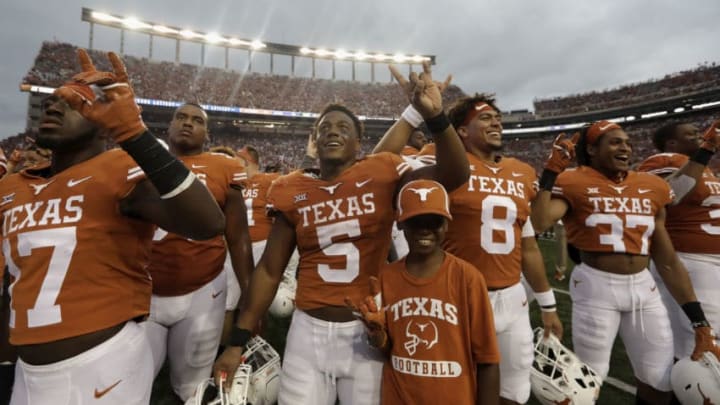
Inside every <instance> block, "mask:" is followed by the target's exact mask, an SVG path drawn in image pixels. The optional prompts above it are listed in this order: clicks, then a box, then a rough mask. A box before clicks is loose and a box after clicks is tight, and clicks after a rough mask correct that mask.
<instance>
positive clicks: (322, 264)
mask: <svg viewBox="0 0 720 405" xmlns="http://www.w3.org/2000/svg"><path fill="white" fill-rule="evenodd" d="M424 70H425V73H424V75H423V76H422V77H418V76H417V75H416V74H413V75H411V80H410V83H409V84H408V85H407V86H405V87H404V90H405V91H406V94H408V97H411V98H412V101H413V103H414V104H415V106H416V108H417V109H418V111H420V112H421V114H422V116H423V117H425V121H426V123H427V124H428V128H429V129H430V131H431V132H432V133H433V134H434V137H435V139H436V142H437V144H438V159H437V161H438V164H437V165H436V166H431V167H427V168H424V169H419V170H416V171H414V172H411V173H408V172H410V167H409V166H408V165H407V164H406V163H405V162H404V161H403V160H402V159H401V158H400V157H399V156H397V155H393V154H389V153H380V154H375V155H369V156H367V157H366V158H364V159H360V160H357V159H356V156H357V153H358V152H359V151H360V139H361V136H362V133H363V129H362V124H361V122H360V120H359V119H358V117H357V116H356V115H355V114H354V113H353V112H351V111H350V110H348V109H347V108H346V107H344V106H341V105H330V106H328V107H326V108H325V109H324V110H323V111H322V113H321V114H320V116H319V117H318V119H317V122H316V130H317V137H316V139H317V148H318V157H319V175H316V174H314V172H313V171H295V172H293V173H290V174H288V175H286V176H283V177H280V178H278V179H277V180H275V181H274V182H273V184H272V186H271V187H270V191H269V195H268V201H269V203H270V208H271V209H272V211H273V212H274V213H275V221H274V223H273V226H272V229H271V231H270V236H269V238H268V242H267V246H266V248H265V251H264V252H263V255H262V257H261V259H260V262H259V263H258V265H257V267H256V269H255V271H254V272H253V275H252V279H251V282H250V288H249V290H248V292H249V298H248V300H249V301H248V302H249V305H248V308H247V310H246V311H244V312H242V313H241V314H240V316H239V318H238V322H237V328H236V329H234V330H233V334H232V336H231V347H229V348H228V349H226V350H225V352H224V353H223V354H222V355H221V356H220V358H219V359H218V361H217V362H216V364H215V377H216V379H218V380H219V377H220V375H221V373H226V374H227V378H228V380H232V373H233V372H234V370H235V368H236V367H237V365H238V364H239V363H240V362H241V360H242V346H244V345H245V343H246V342H247V340H248V339H249V338H250V335H251V330H252V329H253V328H254V327H255V325H256V324H257V322H258V321H259V320H260V318H261V317H262V316H263V314H264V313H265V311H267V308H268V306H269V305H270V302H271V301H272V299H273V296H274V295H275V290H276V289H277V286H278V284H279V283H280V281H281V279H282V276H283V271H284V269H285V266H286V264H287V263H288V260H289V258H290V255H291V254H292V251H293V250H294V249H295V247H296V246H297V248H298V252H299V253H300V263H299V266H298V288H297V296H296V307H297V309H296V310H295V312H294V313H293V319H292V323H291V326H290V330H289V332H288V336H287V346H286V348H285V356H284V358H283V376H282V379H281V383H280V384H281V387H280V403H281V404H312V405H315V404H334V403H335V402H336V399H339V400H340V402H341V403H342V404H377V403H378V401H379V399H380V377H381V368H382V360H381V355H380V353H378V352H377V351H376V350H375V349H373V348H372V347H370V346H369V345H368V344H367V343H366V342H365V339H364V337H363V335H364V330H363V325H362V322H360V321H358V320H357V319H355V317H354V316H353V314H352V311H350V310H349V309H348V308H347V307H346V306H345V304H344V298H345V297H346V296H349V297H350V298H352V299H355V300H357V301H359V300H360V299H361V298H363V297H365V296H366V295H367V285H368V278H369V277H370V276H374V275H377V271H378V269H379V267H380V266H381V265H382V263H383V262H384V261H385V259H386V257H387V252H388V246H389V243H390V228H391V226H392V222H393V219H394V210H393V208H392V207H393V196H394V194H395V192H396V190H397V188H398V186H399V184H400V183H401V181H404V180H409V179H411V178H412V177H420V176H424V177H431V178H435V179H437V180H438V181H439V182H440V183H441V184H443V185H444V186H446V187H447V188H449V189H453V188H455V187H457V186H459V185H460V184H462V183H463V182H464V181H465V180H467V160H466V159H465V157H464V154H463V153H462V145H461V144H460V142H459V140H458V138H457V135H456V134H455V131H454V130H453V128H452V126H450V124H449V122H448V121H447V117H446V116H445V114H444V113H443V110H442V98H441V97H440V91H439V89H438V87H437V86H436V84H435V83H434V82H433V81H432V76H431V73H430V67H429V65H426V66H425V67H424Z"/></svg>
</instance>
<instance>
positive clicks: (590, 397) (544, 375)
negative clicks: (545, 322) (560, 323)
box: [530, 328, 602, 405]
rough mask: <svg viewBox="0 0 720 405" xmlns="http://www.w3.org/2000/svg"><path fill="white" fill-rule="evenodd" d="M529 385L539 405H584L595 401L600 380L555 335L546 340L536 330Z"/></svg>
mask: <svg viewBox="0 0 720 405" xmlns="http://www.w3.org/2000/svg"><path fill="white" fill-rule="evenodd" d="M530 383H531V387H532V392H533V394H534V395H535V398H537V399H538V401H540V403H542V404H543V405H555V404H560V403H562V404H566V405H586V404H594V403H595V401H596V400H597V397H598V394H599V393H600V386H601V385H602V379H601V378H600V377H599V376H598V375H597V373H595V371H594V370H593V369H591V368H590V366H588V365H587V364H585V363H583V362H581V361H580V360H579V359H578V358H577V356H575V353H573V352H571V351H570V350H569V349H568V348H567V347H565V346H563V344H562V343H560V340H558V338H557V337H556V336H555V335H552V334H551V335H550V337H549V338H547V339H546V338H544V337H543V329H542V328H538V329H535V359H534V361H533V368H532V370H530Z"/></svg>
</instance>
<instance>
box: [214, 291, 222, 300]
mask: <svg viewBox="0 0 720 405" xmlns="http://www.w3.org/2000/svg"><path fill="white" fill-rule="evenodd" d="M222 292H223V290H220V291H219V292H216V293H213V294H212V297H213V299H215V298H217V296H218V295H220V294H222Z"/></svg>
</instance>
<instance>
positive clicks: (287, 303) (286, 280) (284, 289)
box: [270, 272, 297, 318]
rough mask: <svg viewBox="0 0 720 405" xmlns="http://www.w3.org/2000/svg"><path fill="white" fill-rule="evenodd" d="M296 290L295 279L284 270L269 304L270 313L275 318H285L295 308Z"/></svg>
mask: <svg viewBox="0 0 720 405" xmlns="http://www.w3.org/2000/svg"><path fill="white" fill-rule="evenodd" d="M296 290H297V280H295V277H293V276H291V275H290V274H289V273H288V272H285V274H284V275H283V280H282V281H281V282H280V285H279V286H278V289H277V292H276V293H275V298H273V301H272V303H271V304H270V314H271V315H272V316H274V317H276V318H287V317H288V316H290V315H292V313H293V310H294V309H295V291H296Z"/></svg>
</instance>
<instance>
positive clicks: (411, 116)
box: [400, 104, 425, 128]
mask: <svg viewBox="0 0 720 405" xmlns="http://www.w3.org/2000/svg"><path fill="white" fill-rule="evenodd" d="M400 116H401V117H402V119H404V120H405V121H407V123H408V124H410V125H412V127H413V128H417V127H419V126H420V125H421V124H422V123H423V122H425V120H424V119H423V117H422V115H420V113H419V112H418V110H416V109H415V107H413V106H412V104H411V105H409V106H407V108H406V109H405V111H403V112H402V115H400Z"/></svg>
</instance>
